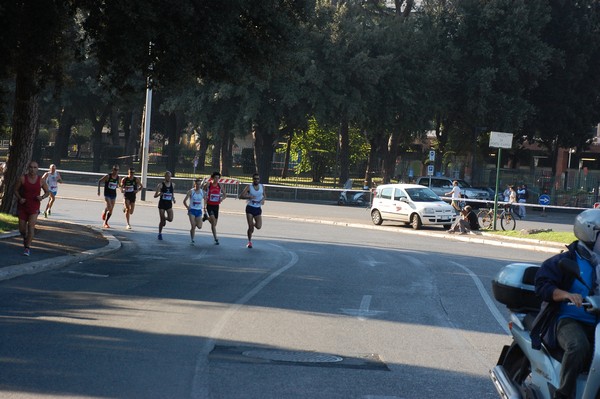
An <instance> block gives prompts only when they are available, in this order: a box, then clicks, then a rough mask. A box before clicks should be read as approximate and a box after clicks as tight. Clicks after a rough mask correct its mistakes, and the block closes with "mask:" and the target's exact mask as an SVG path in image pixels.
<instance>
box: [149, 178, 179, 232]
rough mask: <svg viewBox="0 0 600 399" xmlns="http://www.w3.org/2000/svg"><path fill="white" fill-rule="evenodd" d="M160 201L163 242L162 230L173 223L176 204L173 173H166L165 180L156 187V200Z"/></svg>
mask: <svg viewBox="0 0 600 399" xmlns="http://www.w3.org/2000/svg"><path fill="white" fill-rule="evenodd" d="M156 197H160V199H159V200H158V215H159V216H160V223H159V224H158V239H159V240H162V239H163V236H162V230H163V227H165V225H166V224H167V222H172V221H173V204H174V203H175V184H174V183H173V182H172V181H171V172H169V171H167V172H165V179H164V181H163V182H161V183H159V184H158V186H156V190H155V191H154V198H156Z"/></svg>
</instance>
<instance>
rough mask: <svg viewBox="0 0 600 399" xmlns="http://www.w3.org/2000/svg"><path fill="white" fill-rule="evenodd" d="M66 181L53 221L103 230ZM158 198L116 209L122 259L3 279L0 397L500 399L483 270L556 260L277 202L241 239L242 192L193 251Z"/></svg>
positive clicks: (496, 343)
mask: <svg viewBox="0 0 600 399" xmlns="http://www.w3.org/2000/svg"><path fill="white" fill-rule="evenodd" d="M59 193H60V194H61V195H62V196H63V198H61V199H59V200H58V201H57V203H56V205H55V210H54V213H53V216H52V217H53V218H60V219H64V220H68V221H72V222H75V223H84V224H90V225H95V226H99V225H100V212H101V210H102V203H101V202H99V200H98V197H96V196H95V189H94V188H89V187H88V188H82V187H77V186H66V185H65V186H61V188H60V192H59ZM67 197H68V198H73V199H66V198H67ZM178 199H179V205H180V202H181V201H182V200H183V196H182V195H179V196H178ZM150 202H151V201H150ZM155 206H156V205H155V203H151V204H149V205H148V206H145V205H144V204H143V203H139V204H138V207H137V208H136V212H135V214H134V215H133V216H132V225H133V230H131V231H128V230H125V229H124V226H125V220H124V217H123V215H122V213H121V212H120V210H119V209H120V208H119V207H117V208H115V209H117V210H119V211H118V212H116V214H115V216H114V218H113V219H111V222H112V223H111V225H112V226H113V228H112V229H110V230H111V231H110V232H111V233H112V234H113V235H114V236H115V237H117V238H118V239H119V240H121V241H122V243H123V246H122V248H121V250H119V251H118V252H116V253H114V254H112V255H109V256H105V257H102V258H97V259H93V260H89V261H84V262H82V263H79V264H76V265H72V266H69V267H67V268H64V269H61V270H57V271H53V272H46V273H41V274H37V275H31V276H23V277H20V278H17V279H14V280H8V281H4V282H1V283H0V303H1V305H0V323H1V328H0V342H1V343H0V364H1V365H2V373H0V393H1V395H0V396H2V397H3V398H51V397H61V398H261V399H262V398H267V399H269V398H273V399H274V398H307V397H311V398H360V399H367V398H371V399H394V398H396V399H397V398H402V399H405V398H440V397H444V398H464V397H469V398H495V397H497V395H496V392H495V390H494V388H493V386H492V384H491V383H490V382H489V378H488V370H489V369H490V368H491V367H492V366H493V365H494V364H495V361H496V360H497V357H498V355H499V353H500V349H501V347H502V345H504V344H506V343H508V342H509V337H508V336H507V332H506V330H505V328H506V327H505V320H504V319H505V318H506V316H507V313H506V311H505V310H504V308H503V307H502V306H501V305H499V304H497V303H495V301H494V300H493V299H492V298H491V292H490V281H491V279H492V278H493V276H494V275H495V273H496V272H497V271H498V270H499V269H500V268H501V267H502V266H503V265H504V264H507V263H510V262H515V261H525V262H534V263H538V262H541V261H542V260H543V259H545V258H546V257H547V256H548V254H544V253H539V252H535V251H528V250H522V249H506V248H501V247H493V246H485V245H481V244H476V243H469V242H461V241H453V240H449V239H447V237H443V236H442V237H440V236H436V235H435V234H429V236H423V235H414V234H406V233H407V232H412V230H410V229H407V228H404V227H396V226H388V228H380V227H378V226H372V224H371V225H369V224H370V221H369V219H368V212H365V210H363V209H357V208H343V207H337V206H327V205H310V204H294V203H284V202H274V201H272V202H267V204H266V205H265V207H264V215H265V216H264V222H263V228H262V229H261V230H259V231H256V232H255V238H254V239H253V242H254V248H253V249H247V248H245V243H246V238H245V230H246V227H245V219H244V216H243V209H244V203H243V202H242V201H238V200H235V199H227V200H226V201H225V202H224V204H223V209H222V214H221V217H220V221H219V232H220V242H221V245H219V246H215V245H213V244H212V238H211V237H210V232H209V229H208V228H207V225H206V226H205V228H204V229H203V230H202V231H201V232H198V233H197V239H196V245H195V246H191V245H190V244H189V231H188V230H189V224H188V222H187V219H186V215H185V212H184V210H183V209H179V208H177V209H176V211H175V220H174V222H173V223H171V224H168V225H167V227H166V228H165V230H164V237H165V240H164V241H158V240H157V239H156V232H157V224H158V215H157V213H158V212H157V211H156V209H155ZM300 219H306V220H308V219H311V220H313V222H306V221H300ZM318 220H320V221H321V223H314V221H318ZM528 223H537V222H535V221H534V222H528ZM539 223H541V222H539ZM361 226H363V228H360V227H361ZM425 232H427V231H425Z"/></svg>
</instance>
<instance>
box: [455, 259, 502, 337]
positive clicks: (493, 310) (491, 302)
mask: <svg viewBox="0 0 600 399" xmlns="http://www.w3.org/2000/svg"><path fill="white" fill-rule="evenodd" d="M450 263H452V264H453V265H456V266H458V267H460V268H461V269H462V270H464V271H465V272H466V273H467V274H468V275H469V276H471V278H472V279H473V282H475V286H476V287H477V289H478V290H479V294H480V295H481V297H482V298H483V301H484V302H485V304H486V305H487V307H488V309H489V310H490V312H491V313H492V316H494V318H495V319H496V321H497V322H498V324H500V327H502V329H503V330H504V331H505V332H506V333H507V334H509V335H510V330H509V329H508V323H507V321H506V319H505V318H504V316H502V313H501V312H500V310H498V307H497V306H496V304H495V303H494V300H493V299H492V298H491V297H490V295H489V294H488V292H487V290H486V289H485V287H484V286H483V283H482V282H481V280H480V279H479V277H477V275H475V273H473V272H472V271H471V270H470V269H469V268H467V267H465V266H463V265H461V264H460V263H457V262H453V261H450Z"/></svg>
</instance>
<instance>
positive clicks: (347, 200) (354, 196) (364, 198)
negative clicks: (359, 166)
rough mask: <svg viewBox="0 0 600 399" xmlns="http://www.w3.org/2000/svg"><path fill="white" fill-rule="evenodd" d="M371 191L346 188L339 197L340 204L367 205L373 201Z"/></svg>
mask: <svg viewBox="0 0 600 399" xmlns="http://www.w3.org/2000/svg"><path fill="white" fill-rule="evenodd" d="M370 194H371V193H370V191H350V190H344V191H342V192H341V193H340V196H339V198H338V205H358V206H367V204H369V203H370V202H371V195H370Z"/></svg>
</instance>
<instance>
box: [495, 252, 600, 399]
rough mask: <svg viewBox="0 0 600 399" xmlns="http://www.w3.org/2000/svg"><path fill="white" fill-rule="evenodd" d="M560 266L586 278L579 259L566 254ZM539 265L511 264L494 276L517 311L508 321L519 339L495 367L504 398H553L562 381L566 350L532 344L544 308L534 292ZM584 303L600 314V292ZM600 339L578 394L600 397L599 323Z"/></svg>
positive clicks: (499, 294)
mask: <svg viewBox="0 0 600 399" xmlns="http://www.w3.org/2000/svg"><path fill="white" fill-rule="evenodd" d="M559 267H560V268H561V270H563V272H566V273H569V274H573V275H574V276H576V278H577V279H578V280H580V281H581V282H583V281H582V280H581V277H580V276H579V266H578V265H577V262H575V261H573V260H569V259H564V260H562V261H561V262H560V263H559ZM538 268H539V266H536V265H531V264H524V263H513V264H510V265H507V266H505V267H504V268H503V269H502V270H501V271H500V272H499V273H498V275H497V276H496V278H495V279H494V280H493V281H492V291H493V293H494V297H495V298H496V299H497V300H498V301H499V302H501V303H503V304H504V305H506V306H507V307H508V308H509V310H510V311H511V314H510V322H509V323H508V324H509V328H510V332H511V334H512V337H513V342H512V344H511V345H506V346H504V348H503V349H502V353H501V354H500V358H499V360H498V365H497V366H495V367H494V368H493V369H492V370H490V377H491V379H492V382H493V383H494V386H495V387H496V390H497V391H498V393H499V394H500V397H501V398H504V399H517V398H523V399H534V398H535V399H551V398H553V396H554V392H555V391H556V389H557V388H558V386H559V383H560V368H561V363H560V362H561V359H562V350H561V349H560V348H558V350H555V349H552V350H549V348H548V347H546V346H545V345H544V344H542V348H541V349H540V350H536V349H533V348H532V346H531V336H530V331H531V327H532V323H533V320H534V319H535V316H536V315H537V314H538V312H539V310H540V301H539V299H538V298H537V297H536V296H535V292H534V279H535V272H536V271H537V269H538ZM584 284H585V283H584ZM588 288H589V287H588ZM590 291H591V290H590ZM583 306H584V308H585V309H586V310H587V311H588V312H592V313H596V314H600V296H598V295H595V296H588V297H586V298H585V299H584V304H583ZM595 342H596V345H595V346H594V353H593V357H592V363H591V365H590V368H589V371H587V372H585V373H582V374H580V375H579V377H578V379H577V390H576V394H575V398H576V399H598V398H600V324H598V325H596V332H595Z"/></svg>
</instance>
